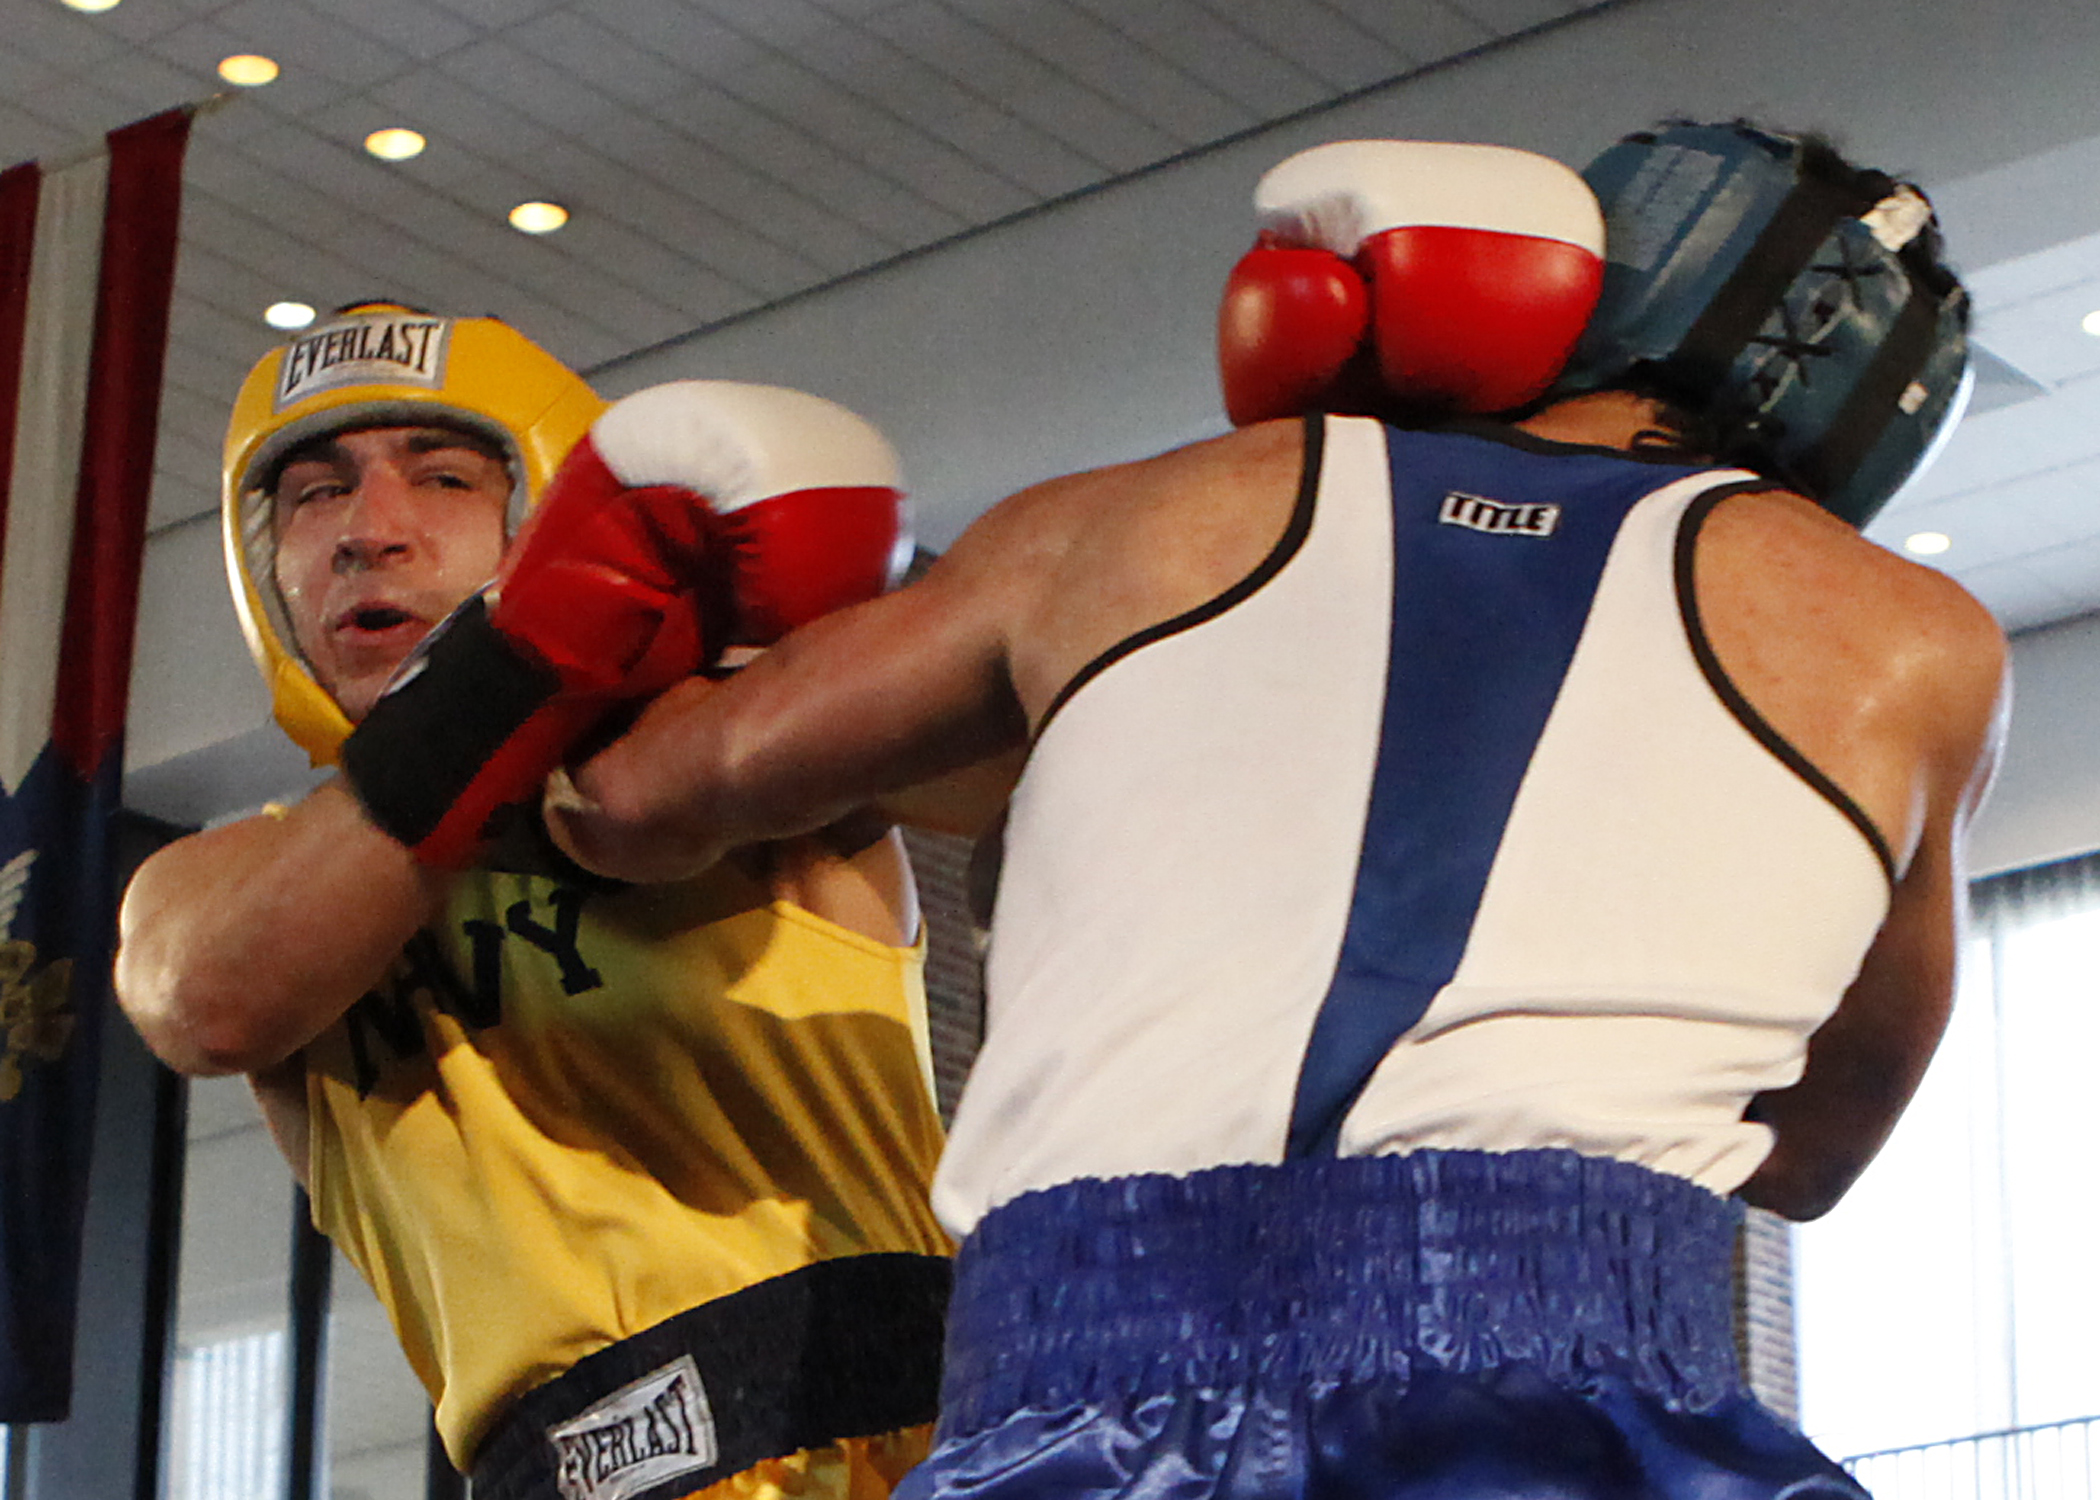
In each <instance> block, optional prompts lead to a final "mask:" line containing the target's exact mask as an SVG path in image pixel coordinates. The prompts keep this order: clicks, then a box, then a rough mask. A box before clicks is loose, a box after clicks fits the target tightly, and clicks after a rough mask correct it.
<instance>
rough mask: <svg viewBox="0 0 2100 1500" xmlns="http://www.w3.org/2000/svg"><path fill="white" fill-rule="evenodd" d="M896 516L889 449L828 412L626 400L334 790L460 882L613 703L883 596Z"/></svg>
mask: <svg viewBox="0 0 2100 1500" xmlns="http://www.w3.org/2000/svg"><path fill="white" fill-rule="evenodd" d="M902 507H903V495H902V492H901V490H900V489H899V488H898V485H897V463H896V458H895V455H894V454H893V453H891V451H890V449H889V445H888V444H887V443H885V442H884V441H883V439H882V437H881V435H880V434H879V433H877V432H876V431H875V430H874V428H872V427H870V426H869V425H868V424H867V423H866V422H864V421H862V420H861V419H860V418H859V417H857V416H855V415H853V413H851V412H849V411H847V410H846V409H845V408H843V407H840V406H837V405H835V404H833V403H832V402H829V401H824V400H822V399H821V398H819V397H815V396H809V395H805V394H803V393H802V392H799V391H790V390H784V389H780V388H778V387H771V386H749V385H738V384H734V383H730V382H709V381H685V382H677V383H674V384H671V385H668V386H658V387H654V388H652V389H650V390H647V391H642V392H639V393H637V394H636V395H634V396H630V397H628V398H627V399H626V400H624V401H621V402H617V403H615V404H614V405H613V406H612V407H611V408H609V409H608V410H607V411H606V413H605V414H604V415H603V416H601V417H600V418H599V419H598V422H597V423H596V424H595V425H594V426H593V427H592V429H591V431H590V433H589V434H588V435H586V436H585V438H584V439H583V441H582V442H580V443H578V444H577V445H576V447H575V448H574V449H573V450H571V452H570V454H569V456H568V458H566V459H565V460H563V462H562V466H561V468H560V469H559V470H558V471H557V472H556V474H555V476H554V478H553V479H552V480H551V481H549V483H548V485H547V489H546V492H545V494H544V495H543V496H542V497H541V500H540V504H539V506H538V507H537V508H536V509H535V510H534V511H533V513H532V516H531V518H530V519H529V520H528V521H527V522H526V524H525V525H524V527H523V528H521V530H520V531H519V533H518V535H517V537H516V538H515V539H514V540H513V541H512V542H511V544H510V546H509V548H508V549H507V550H506V551H505V553H504V557H503V562H502V565H501V566H500V567H499V568H498V570H497V574H496V577H495V578H494V580H492V581H491V582H490V584H489V585H488V587H487V588H485V589H483V590H482V591H481V592H480V593H478V594H476V595H475V596H474V597H473V598H472V599H469V600H468V601H467V602H466V603H465V604H464V605H462V606H461V607H460V608H459V609H458V610H457V611H455V612H454V613H453V614H452V615H451V616H450V617H449V618H448V619H447V620H445V621H444V622H443V623H441V624H440V625H439V626H438V627H437V628H436V629H435V630H433V631H432V632H431V634H430V635H429V636H428V637H427V638H426V639H425V640H424V642H423V643H422V644H421V645H420V646H419V647H418V648H417V651H416V654H415V655H414V656H412V657H411V658H410V659H409V661H407V662H405V663H403V666H402V668H401V670H400V671H398V672H397V673H396V674H395V678H394V681H393V683H392V684H391V685H390V686H389V687H388V689H387V691H386V692H385V694H383V695H382V696H381V697H380V699H379V701H378V702H377V703H375V704H374V705H373V707H372V711H371V712H370V713H369V714H367V715H366V716H365V719H364V721H363V722H362V723H360V724H359V725H358V726H357V728H356V730H355V731H354V732H353V733H352V734H351V735H350V737H349V739H348V740H346V741H345V742H344V745H343V756H342V763H343V770H344V774H345V776H346V777H347V778H348V780H349V782H350V785H351V787H352V788H353V789H354V790H355V791H356V793H357V795H358V798H359V800H360V801H361V802H362V803H363V804H364V807H365V810H366V812H367V813H369V814H370V815H371V817H372V819H373V821H374V822H375V823H377V824H378V825H379V826H380V827H381V828H383V829H385V830H386V831H387V832H388V833H389V834H392V835H393V836H394V837H395V838H397V839H399V840H401V842H403V843H404V844H407V845H409V846H410V847H411V848H412V849H414V851H415V853H416V857H417V858H418V859H420V860H422V861H423V862H424V863H426V864H433V865H441V866H447V867H456V866H459V865H463V864H466V863H468V862H469V861H471V860H472V859H473V857H474V856H475V854H476V853H478V852H479V850H480V848H481V846H482V844H483V842H484V841H485V840H486V838H487V837H488V836H489V833H490V831H491V825H492V820H493V819H494V818H495V816H496V815H497V814H498V813H500V812H501V811H502V810H503V809H505V808H506V807H509V806H511V805H513V804H516V803H519V802H524V801H528V800H529V799H530V798H532V797H533V796H534V795H535V794H536V793H537V792H538V790H539V787H540V784H541V783H542V782H543V781H544V780H545V779H546V777H547V774H548V773H549V772H551V771H552V770H553V769H554V768H555V767H556V766H557V765H559V764H560V763H561V761H562V759H563V758H564V757H565V755H566V754H567V753H568V751H569V749H570V747H571V746H572V745H574V744H575V742H576V741H577V740H578V739H579V738H581V737H582V736H583V735H584V734H585V733H587V732H588V731H589V730H590V729H591V728H592V727H594V726H595V725H596V724H597V723H598V722H599V720H600V719H602V718H603V716H604V715H605V713H606V711H607V710H608V709H610V708H611V707H612V706H613V705H614V704H616V703H619V702H623V701H627V700H631V699H635V698H641V697H649V696H653V695H654V694H656V693H658V692H661V691H662V690H663V689H664V688H666V687H668V686H670V685H671V684H672V683H675V682H677V681H679V680H680V679H681V678H684V677H687V676H690V675H691V674H692V673H693V672H695V671H697V670H698V669H699V668H700V667H702V666H704V665H705V664H706V663H707V662H708V661H710V660H712V659H713V658H714V657H715V656H716V655H718V654H719V652H720V650H721V649H722V647H723V646H725V645H728V644H732V643H735V642H737V641H751V642H754V643H763V642H765V641H767V640H771V639H775V638H777V636H778V635H779V634H781V633H782V632H784V631H785V630H786V629H789V628H792V627H793V626H794V625H797V624H801V623H803V622H804V621H805V620H807V619H811V618H814V617H815V615H817V614H821V613H823V612H825V611H826V610H829V609H834V608H837V607H839V606H841V605H843V604H847V603H852V602H856V601H857V600H858V599H861V598H866V597H871V596H872V595H874V594H876V593H880V592H881V591H882V589H883V588H884V587H885V586H886V584H887V583H888V581H889V577H890V563H891V559H892V557H893V556H894V555H895V554H896V552H897V551H898V550H899V549H900V547H901V546H902V539H901V532H902Z"/></svg>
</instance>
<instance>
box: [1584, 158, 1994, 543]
mask: <svg viewBox="0 0 2100 1500" xmlns="http://www.w3.org/2000/svg"><path fill="white" fill-rule="evenodd" d="M1583 176H1584V178H1585V179H1586V180H1587V181H1588V183H1589V185H1590V187H1591V188H1592V189H1593V190H1594V191H1595V192H1596V194H1597V197H1598V199H1599V201H1600V202H1601V203H1602V205H1603V208H1604V214H1605V222H1606V230H1607V238H1606V245H1607V251H1606V254H1607V263H1606V267H1605V272H1604V290H1603V295H1602V298H1601V300H1600V301H1599V304H1598V307H1597V311H1596V313H1595V314H1594V315H1593V316H1592V318H1591V319H1590V325H1589V329H1588V331H1587V332H1586V333H1585V334H1584V335H1583V339H1582V342H1581V344H1580V345H1579V346H1578V347H1577V348H1576V351H1575V355H1574V358H1573V359H1572V360H1570V361H1569V364H1568V367H1567V369H1566V370H1565V371H1564V372H1563V373H1562V376H1561V380H1560V386H1559V389H1560V391H1561V392H1562V393H1564V394H1566V393H1574V392H1580V391H1593V390H1600V389H1605V388H1609V387H1627V386H1630V387H1633V388H1635V389H1640V390H1645V391H1647V392H1649V393H1651V394H1654V395H1657V396H1660V397H1662V398H1663V399H1664V400H1666V401H1668V402H1669V403H1670V404H1671V405H1672V406H1674V407H1676V408H1677V409H1678V410H1679V411H1681V412H1684V413H1687V414H1690V415H1692V416H1693V418H1694V419H1695V421H1696V423H1697V431H1698V433H1699V436H1698V438H1697V439H1696V441H1697V442H1698V443H1699V444H1700V445H1701V446H1702V447H1703V449H1704V451H1705V452H1706V453H1707V455H1708V456H1710V457H1713V458H1719V459H1723V460H1725V461H1727V462H1730V463H1740V464H1742V465H1743V466H1744V467H1745V468H1750V469H1755V470H1756V471H1758V472H1759V473H1761V474H1764V475H1767V476H1768V477H1770V478H1773V479H1777V480H1779V481H1781V482H1782V483H1784V484H1786V485H1787V486H1788V487H1789V488H1792V489H1795V490H1798V491H1799V492H1801V493H1802V494H1805V495H1808V496H1810V497H1812V498H1813V499H1816V500H1818V501H1820V502H1821V503H1822V504H1823V506H1824V508H1825V509H1827V510H1829V511H1830V512H1831V513H1832V514H1834V515H1836V516H1839V517H1841V518H1842V519H1844V520H1847V521H1850V522H1851V523H1852V524H1853V525H1855V526H1864V525H1866V524H1867V522H1868V521H1870V520H1872V519H1873V517H1874V515H1875V513H1876V512H1877V511H1879V510H1880V509H1881V507H1882V506H1883V505H1885V504H1886V503H1887V502H1888V500H1889V497H1890V496H1891V495H1893V494H1894V493H1895V492H1896V489H1897V488H1898V487H1899V486H1900V485H1901V484H1902V483H1903V481H1904V480H1905V479H1907V478H1909V477H1910V475H1911V473H1912V472H1913V471H1914V470H1916V469H1917V468H1918V467H1920V466H1921V465H1922V464H1923V463H1924V462H1925V461H1926V459H1927V457H1928V456H1929V454H1930V453H1931V451H1932V449H1933V447H1934V444H1935V443H1936V442H1937V441H1938V440H1939V439H1940V438H1941V437H1943V436H1944V435H1945V434H1946V433H1948V432H1950V431H1952V430H1953V426H1954V423H1955V421H1956V419H1957V418H1958V417H1959V416H1960V413H1961V409H1962V407H1963V406H1964V405H1965V404H1966V402H1967V399H1968V388H1969V380H1968V367H1969V357H1968V355H1969V346H1968V322H1969V301H1968V297H1967V295H1966V294H1965V293H1964V292H1963V290H1962V288H1961V283H1960V282H1959V281H1958V280H1957V279H1956V278H1955V276H1954V273H1953V272H1952V271H1951V270H1950V269H1949V268H1948V267H1947V265H1946V263H1945V262H1944V261H1943V260H1942V258H1941V245H1940V232H1939V226H1938V224H1937V222H1936V221H1935V220H1934V218H1933V215H1932V208H1931V205H1930V204H1928V203H1927V202H1926V200H1925V196H1924V194H1922V193H1920V192H1919V191H1918V190H1917V189H1916V188H1915V187H1913V186H1911V185H1910V184H1909V183H1904V182H1898V181H1896V180H1895V179H1893V178H1891V177H1889V176H1888V175H1887V174H1885V173H1882V172H1877V171H1873V170H1871V169H1867V168H1861V167H1855V166H1852V165H1851V164H1849V163H1847V162H1846V161H1845V160H1844V159H1843V158H1842V157H1840V156H1839V155H1838V154H1837V153H1836V152H1835V151H1833V150H1832V149H1831V148H1830V147H1829V146H1828V145H1826V144H1824V143H1823V142H1821V141H1818V140H1815V139H1813V138H1804V137H1797V136H1785V135H1775V134H1773V133H1771V132H1769V131H1764V130H1759V129H1757V128H1756V127H1754V126H1751V125H1747V124H1743V123H1741V122H1737V123H1733V124H1723V125H1699V124H1691V123H1683V122H1680V123H1676V124H1671V125H1666V126H1664V127H1662V128H1661V129H1659V130H1655V131H1643V132H1641V133H1640V134H1637V135H1632V136H1628V137H1627V138H1626V139H1625V140H1623V141H1621V142H1620V143H1619V144H1618V145H1616V146H1614V147H1612V148H1611V149H1610V150H1608V151H1606V152H1605V153H1604V154H1603V155H1601V156H1599V157H1598V158H1597V159H1596V160H1595V161H1594V162H1592V163H1591V164H1590V166H1589V169H1588V170H1587V171H1586V172H1585V173H1584V174H1583Z"/></svg>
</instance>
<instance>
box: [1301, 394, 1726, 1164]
mask: <svg viewBox="0 0 2100 1500" xmlns="http://www.w3.org/2000/svg"><path fill="white" fill-rule="evenodd" d="M1386 442H1387V455H1388V460H1389V466H1390V468H1391V472H1392V494H1393V625H1392V640H1391V656H1390V658H1389V661H1388V664H1387V668H1386V697H1385V714H1384V721H1383V724H1382V727H1381V731H1380V738H1379V746H1378V757H1377V762H1376V765H1375V767H1374V770H1373V773H1372V785H1371V796H1370V808H1369V812H1368V815H1367V818H1366V822H1365V828H1364V844H1363V850H1362V853H1361V855H1360V862H1359V866H1358V870H1357V879H1356V887H1355V891H1354V894H1353V898H1352V902H1351V906H1350V911H1349V919H1348V924H1347V927H1346V928H1345V930H1344V934H1343V939H1342V947H1341V955H1340V958H1339V960H1338V962H1337V964H1336V969H1335V976H1334V980H1333V982H1332V984H1331V986H1330V988H1329V990H1328V993H1327V996H1326V998H1325V999H1324V1000H1323V1001H1322V1002H1321V1008H1320V1013H1319V1016H1318V1017H1317V1019H1316V1020H1315V1022H1314V1026H1313V1033H1312V1038H1311V1041H1310V1043H1309V1045H1308V1047H1307V1050H1306V1057H1305V1062H1304V1065H1303V1068H1302V1070H1301V1072H1300V1075H1299V1080H1298V1092H1297V1097H1296V1100H1295V1102H1294V1105H1293V1109H1292V1117H1291V1131H1290V1137H1289V1142H1288V1146H1287V1150H1288V1153H1289V1154H1290V1155H1292V1156H1308V1155H1331V1154H1333V1152H1334V1150H1335V1146H1336V1137H1337V1135H1338V1133H1339V1132H1340V1129H1341V1124H1342V1120H1343V1118H1344V1117H1345V1116H1346V1115H1347V1113H1348V1111H1349V1107H1350V1105H1351V1104H1352V1103H1353V1102H1354V1101H1355V1099H1356V1096H1357V1095H1358V1093H1359V1092H1360V1091H1361V1090H1362V1088H1363V1086H1364V1084H1365V1083H1366V1082H1367V1081H1368V1080H1369V1078H1370V1076H1371V1073H1372V1071H1373V1070H1374V1069H1375V1068H1376V1067H1377V1066H1378V1064H1379V1062H1380V1060H1382V1059H1383V1058H1384V1056H1385V1055H1386V1053H1387V1052H1389V1051H1390V1050H1391V1049H1392V1046H1393V1044H1394V1042H1396V1041H1397V1040H1399V1038H1400V1037H1401V1036H1402V1035H1403V1034H1405V1033H1406V1031H1407V1030H1408V1028H1410V1027H1412V1026H1413V1025H1414V1024H1415V1023H1416V1022H1418V1021H1419V1020H1421V1018H1422V1015H1423V1012H1424V1011H1426V1010H1427V1009H1428V1008H1429V1004H1430V1002H1431V1001H1432V1000H1433V999H1434V998H1435V996H1436V993H1437V991H1438V990H1439V989H1441V988H1442V987H1443V986H1444V985H1445V984H1446V983H1448V982H1449V980H1450V978H1451V976H1452V974H1453V972H1454V971H1455V970H1456V969H1457V967H1458V963H1459V959H1460V958H1461V956H1462V955H1463V954H1464V952H1465V947H1466V940H1467V938H1468V937H1469V936H1470V935H1471V932H1472V927H1473V917H1474V914H1475V913H1476V912H1477V911H1478V909H1479V906H1480V899H1481V894H1482V892H1483V890H1484V889H1485V887H1486V885H1487V878H1488V871H1489V869H1490V868H1491V867H1492V866H1493V864H1494V860H1495V853H1496V850H1497V849H1498V848H1499V847H1500V845H1501V842H1502V832H1503V828H1504V826H1505V825H1506V824H1507V822H1508V820H1509V814H1510V809H1511V807H1512V805H1513V804H1514V803H1515V801H1516V796H1517V789H1518V787H1519V786H1520V785H1521V784H1522V782H1523V779H1524V773H1525V771H1526V769H1527V768H1528V767H1529V765H1530V764H1531V757H1532V752H1533V749H1534V748H1535V747H1536V745H1537V743H1538V738H1539V735H1540V733H1541V732H1542V731H1543V730H1544V728H1545V724H1546V718H1547V715H1548V714H1549V713H1551V712H1552V709H1553V704H1554V701H1555V699H1556V698H1557V697H1558V696H1559V693H1560V685H1561V679H1562V678H1563V677H1564V676H1565V675H1566V674H1567V670H1568V664H1569V662H1570V660H1571V659H1572V658H1573V656H1574V654H1575V645H1576V642H1577V641H1578V640H1579V639H1580V637H1581V634H1582V629H1583V626H1584V624H1585V622H1586V621H1587V620H1588V618H1589V611H1590V603H1591V599H1592V597H1593V596H1594V595H1595V593H1596V589H1597V581H1598V578H1599V576H1600V575H1601V574H1602V572H1603V569H1604V562H1605V558H1606V557H1607V556H1608V555H1609V553H1610V551H1611V545H1612V542H1613V540H1614V539H1615V538H1616V537H1617V535H1618V532H1619V527H1620V524H1621V523H1622V522H1623V521H1624V520H1625V517H1626V514H1627V512H1628V511H1630V510H1631V509H1632V508H1633V506H1634V504H1635V503H1636V502H1637V501H1638V500H1640V499H1641V497H1642V496H1644V495H1647V494H1649V493H1651V492H1652V491H1654V490H1655V489H1657V488H1659V487H1660V486H1662V485H1664V484H1667V483H1669V482H1670V481H1671V480H1673V479H1676V478H1679V477H1681V476H1682V475H1685V474H1689V473H1694V472H1697V471H1696V470H1693V469H1679V468H1673V467H1669V466H1664V465H1657V464H1650V463H1640V462H1635V461H1632V460H1628V459H1624V458H1620V457H1618V456H1615V455H1612V454H1606V453H1600V452H1596V451H1594V450H1583V449H1568V450H1558V451H1553V452H1540V451H1534V450H1532V449H1528V448H1518V447H1513V446H1510V445H1508V444H1505V443H1501V442H1498V441H1495V440H1494V439H1491V438H1483V437H1476V436H1471V435H1465V434H1456V433H1418V432H1403V431H1399V430H1396V429H1389V430H1388V432H1387V435H1386ZM1449 496H1456V497H1458V499H1457V501H1456V508H1457V509H1458V510H1459V511H1460V512H1462V513H1464V514H1467V515H1470V516H1472V517H1473V519H1475V520H1476V521H1479V520H1481V512H1480V510H1479V507H1478V506H1477V505H1476V506H1473V507H1471V508H1470V509H1469V508H1468V504H1467V502H1469V501H1475V500H1484V501H1487V502H1489V504H1490V506H1491V507H1493V506H1501V507H1529V506H1539V505H1552V506H1557V507H1558V513H1557V516H1556V517H1555V518H1554V520H1553V523H1552V529H1551V532H1550V534H1540V527H1541V526H1542V525H1543V524H1544V523H1543V522H1542V520H1541V518H1540V515H1539V514H1538V513H1537V512H1532V511H1521V510H1516V511H1510V512H1507V513H1501V512H1492V511H1491V512H1490V513H1489V514H1490V519H1489V520H1488V521H1485V522H1482V524H1490V525H1491V524H1493V519H1494V518H1495V517H1497V516H1499V519H1500V520H1501V521H1503V522H1505V523H1507V524H1506V525H1504V526H1503V527H1502V528H1501V529H1487V530H1483V529H1476V526H1474V525H1465V524H1455V523H1454V522H1452V521H1447V520H1440V519H1439V517H1440V514H1442V513H1443V511H1444V509H1445V501H1446V498H1447V497H1449Z"/></svg>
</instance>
